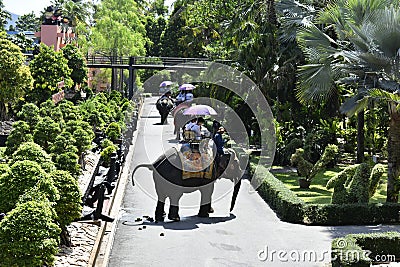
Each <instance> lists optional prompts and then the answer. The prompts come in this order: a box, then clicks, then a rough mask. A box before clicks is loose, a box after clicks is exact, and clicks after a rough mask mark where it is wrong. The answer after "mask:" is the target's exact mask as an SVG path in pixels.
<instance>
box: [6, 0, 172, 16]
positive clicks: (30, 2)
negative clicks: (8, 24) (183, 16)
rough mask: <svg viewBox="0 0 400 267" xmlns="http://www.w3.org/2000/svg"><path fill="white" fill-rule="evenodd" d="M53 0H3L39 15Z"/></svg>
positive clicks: (8, 7) (12, 8) (9, 7)
mask: <svg viewBox="0 0 400 267" xmlns="http://www.w3.org/2000/svg"><path fill="white" fill-rule="evenodd" d="M50 2H51V0H3V4H4V6H5V10H7V11H8V12H12V13H14V14H17V15H25V14H28V13H31V12H32V11H33V12H35V14H36V15H39V14H40V12H41V11H42V10H43V9H45V8H46V7H48V6H50ZM165 2H166V5H167V6H169V5H171V4H172V3H173V2H174V0H166V1H165Z"/></svg>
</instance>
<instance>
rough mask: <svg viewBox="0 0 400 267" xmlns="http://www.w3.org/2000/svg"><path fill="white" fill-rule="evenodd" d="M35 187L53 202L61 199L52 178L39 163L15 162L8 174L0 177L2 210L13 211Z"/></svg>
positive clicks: (0, 206) (0, 208)
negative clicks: (22, 198) (24, 195)
mask: <svg viewBox="0 0 400 267" xmlns="http://www.w3.org/2000/svg"><path fill="white" fill-rule="evenodd" d="M34 187H37V188H39V189H40V191H41V192H43V193H44V194H45V195H46V196H47V197H48V199H49V200H50V201H52V202H53V201H56V200H57V199H58V197H59V195H58V191H57V189H56V188H55V187H54V185H53V182H52V180H51V178H50V176H49V175H48V174H46V172H45V171H44V170H43V169H42V168H41V167H40V165H39V164H38V163H36V162H34V161H30V160H23V161H17V162H15V163H14V164H13V165H11V167H10V170H9V171H8V172H7V173H6V174H4V175H2V176H0V199H1V200H2V201H0V210H1V211H2V212H9V211H10V210H12V209H13V208H14V207H15V205H16V203H17V201H18V198H19V197H20V196H21V195H23V194H24V193H26V192H27V191H29V190H31V189H32V188H34Z"/></svg>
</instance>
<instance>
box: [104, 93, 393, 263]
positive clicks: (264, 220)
mask: <svg viewBox="0 0 400 267" xmlns="http://www.w3.org/2000/svg"><path fill="white" fill-rule="evenodd" d="M155 100H156V99H155V98H149V99H146V101H145V104H144V110H143V113H142V116H141V119H140V121H139V131H138V136H137V140H136V146H135V151H134V154H133V160H132V163H131V166H130V167H131V168H133V167H134V166H136V165H137V164H139V163H144V162H152V161H154V160H155V159H156V158H157V157H158V156H159V155H160V154H161V153H162V151H163V149H165V148H168V147H171V146H173V145H176V143H175V141H174V135H173V126H172V118H169V119H168V120H169V125H156V124H157V123H158V122H159V120H160V118H159V115H158V112H157V110H156V109H155V105H154V103H155ZM162 140H165V141H162ZM160 143H163V146H164V148H163V146H161V145H160ZM135 181H136V186H134V187H133V186H132V184H131V183H128V184H127V186H126V191H125V196H124V199H123V204H122V206H121V208H120V211H119V215H118V221H117V222H116V223H117V227H116V232H115V239H114V243H113V246H112V250H111V252H110V258H109V261H108V266H109V267H125V266H326V265H327V262H329V257H330V251H329V250H330V243H331V240H332V239H333V238H335V237H340V236H344V235H346V234H348V233H361V232H378V231H389V230H398V231H400V226H390V225H388V226H382V225H377V226H340V227H321V226H304V225H297V224H289V223H285V222H282V221H280V220H279V219H278V218H277V217H276V215H275V213H274V212H273V211H272V210H271V209H270V207H269V206H268V205H267V204H266V203H265V202H264V201H263V200H262V199H261V198H260V197H259V196H258V195H257V194H254V193H253V194H250V193H249V192H248V188H249V184H248V183H247V182H244V184H243V186H242V188H241V191H240V193H239V196H238V199H237V203H236V207H235V209H234V211H233V212H232V213H231V214H230V213H229V205H230V197H231V192H230V191H228V188H229V189H230V188H231V187H232V185H231V184H230V182H229V181H224V180H219V181H218V182H217V184H216V189H215V192H214V195H213V199H218V201H216V202H214V203H213V207H214V209H215V213H214V214H212V216H211V217H210V218H198V217H197V216H195V215H196V214H197V209H198V208H197V207H193V205H192V203H197V202H199V199H200V197H199V196H200V195H199V194H198V193H192V194H188V195H185V196H184V197H183V198H182V200H181V204H182V205H183V206H185V208H182V209H181V211H180V215H181V218H182V221H181V222H167V221H166V222H164V223H158V224H156V223H153V222H149V221H147V220H146V219H145V218H143V216H150V217H153V216H154V209H155V204H156V201H155V199H154V198H153V197H151V196H152V195H153V196H154V184H153V181H152V174H151V172H150V171H149V170H147V169H143V168H142V169H139V170H138V171H137V172H136V175H135ZM226 192H228V193H227V195H226V196H225V197H223V195H224V194H225V193H226ZM167 210H168V209H167V207H166V211H167ZM137 218H141V219H143V220H142V221H137ZM280 250H282V251H283V252H280V258H279V255H278V252H279V251H280ZM284 253H286V254H284ZM304 255H305V256H306V259H305V260H304V257H303V256H304ZM310 255H311V260H310V258H309V257H310ZM267 256H268V257H267ZM297 257H299V258H300V259H296V258H297ZM293 259H295V260H296V261H294V260H293ZM263 260H264V261H263Z"/></svg>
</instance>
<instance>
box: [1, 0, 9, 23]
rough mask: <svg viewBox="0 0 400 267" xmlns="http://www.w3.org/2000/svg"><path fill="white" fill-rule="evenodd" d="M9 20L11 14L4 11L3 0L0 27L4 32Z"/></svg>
mask: <svg viewBox="0 0 400 267" xmlns="http://www.w3.org/2000/svg"><path fill="white" fill-rule="evenodd" d="M9 19H11V14H10V13H9V12H7V11H6V10H5V9H4V4H3V0H0V27H1V28H2V29H3V30H4V27H5V26H6V24H7V20H9Z"/></svg>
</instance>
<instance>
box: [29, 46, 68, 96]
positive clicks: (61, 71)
mask: <svg viewBox="0 0 400 267" xmlns="http://www.w3.org/2000/svg"><path fill="white" fill-rule="evenodd" d="M29 67H30V70H31V73H32V76H33V78H34V80H35V82H34V89H33V90H32V93H31V94H30V95H29V100H30V101H31V102H37V103H42V102H44V101H46V100H48V99H49V98H51V95H52V94H54V93H57V92H58V91H60V90H61V89H60V84H61V83H63V86H64V87H65V88H70V87H71V86H72V85H73V81H72V79H71V77H70V76H71V72H72V70H71V69H70V68H69V67H68V60H67V59H66V58H64V57H63V54H62V52H56V51H54V49H53V48H52V47H49V46H47V45H44V44H41V45H40V52H39V54H38V55H36V56H35V58H34V59H33V60H32V61H31V62H30V64H29Z"/></svg>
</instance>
